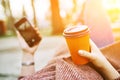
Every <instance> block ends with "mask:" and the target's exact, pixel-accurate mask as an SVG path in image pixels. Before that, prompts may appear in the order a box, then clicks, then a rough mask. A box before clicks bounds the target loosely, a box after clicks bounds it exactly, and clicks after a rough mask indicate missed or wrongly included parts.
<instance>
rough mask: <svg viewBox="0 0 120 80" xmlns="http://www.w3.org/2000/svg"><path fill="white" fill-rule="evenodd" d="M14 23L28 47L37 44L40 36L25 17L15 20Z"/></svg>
mask: <svg viewBox="0 0 120 80" xmlns="http://www.w3.org/2000/svg"><path fill="white" fill-rule="evenodd" d="M14 25H15V28H16V29H17V30H18V31H19V33H20V34H21V36H22V37H23V38H24V40H25V41H26V43H27V44H28V45H29V46H30V47H33V46H34V45H37V44H38V43H39V42H40V41H41V39H42V38H41V36H39V34H38V33H37V32H36V30H35V29H34V28H33V27H32V25H31V24H30V22H29V21H28V20H27V19H26V18H25V17H24V18H22V19H21V20H19V21H18V22H16V23H15V24H14Z"/></svg>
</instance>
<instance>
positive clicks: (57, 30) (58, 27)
mask: <svg viewBox="0 0 120 80" xmlns="http://www.w3.org/2000/svg"><path fill="white" fill-rule="evenodd" d="M50 2H51V11H52V29H53V31H52V34H53V35H57V34H61V33H62V32H63V30H64V24H63V22H62V19H61V16H60V9H59V3H58V0H50Z"/></svg>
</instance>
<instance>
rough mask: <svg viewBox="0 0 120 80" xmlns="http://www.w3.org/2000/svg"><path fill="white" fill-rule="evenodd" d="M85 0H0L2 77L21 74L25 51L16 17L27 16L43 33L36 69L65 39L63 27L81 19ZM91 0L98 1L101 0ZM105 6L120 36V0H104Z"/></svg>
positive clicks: (117, 37) (118, 38) (103, 5)
mask: <svg viewBox="0 0 120 80" xmlns="http://www.w3.org/2000/svg"><path fill="white" fill-rule="evenodd" d="M85 1H87V0H0V80H16V79H15V78H17V77H18V76H19V74H20V65H21V63H20V61H21V56H20V55H21V54H20V53H22V52H21V48H19V46H20V45H19V44H18V42H19V41H18V40H17V37H16V33H15V29H14V23H15V22H16V21H18V20H19V19H21V18H22V17H23V16H26V17H27V18H28V19H29V21H30V22H31V24H32V25H33V26H34V27H38V28H39V31H40V34H41V35H42V36H43V40H42V42H41V43H40V46H39V48H38V50H37V51H36V55H35V59H36V66H37V67H36V70H39V69H40V68H41V66H42V67H43V65H45V63H47V60H49V59H50V58H52V54H54V53H55V49H56V47H59V44H61V42H62V41H63V42H64V38H63V36H61V34H62V33H63V30H64V28H65V27H66V26H67V25H69V24H76V23H77V22H79V18H81V17H82V16H81V17H79V16H80V15H81V14H82V12H83V10H84V4H85ZM88 1H90V0H88ZM91 1H94V2H95V3H94V4H96V3H98V1H100V0H91ZM94 4H93V5H92V6H93V7H92V8H96V6H97V5H96V6H94ZM102 7H103V9H104V10H105V12H106V13H107V17H108V18H109V20H110V25H111V28H112V30H113V35H114V36H115V40H116V41H118V40H120V0H102ZM97 10H98V11H99V9H97ZM89 11H91V10H89ZM96 13H97V12H96ZM81 23H82V22H81ZM56 44H57V46H56ZM46 45H47V46H46ZM6 77H7V78H6Z"/></svg>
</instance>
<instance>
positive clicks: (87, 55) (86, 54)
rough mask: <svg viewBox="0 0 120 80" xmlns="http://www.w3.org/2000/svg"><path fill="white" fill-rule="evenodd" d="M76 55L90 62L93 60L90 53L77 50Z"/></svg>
mask: <svg viewBox="0 0 120 80" xmlns="http://www.w3.org/2000/svg"><path fill="white" fill-rule="evenodd" d="M78 54H79V55H80V56H83V57H85V58H88V59H90V60H91V61H92V60H94V59H95V57H94V56H93V55H92V54H91V53H89V52H87V51H84V50H79V51H78Z"/></svg>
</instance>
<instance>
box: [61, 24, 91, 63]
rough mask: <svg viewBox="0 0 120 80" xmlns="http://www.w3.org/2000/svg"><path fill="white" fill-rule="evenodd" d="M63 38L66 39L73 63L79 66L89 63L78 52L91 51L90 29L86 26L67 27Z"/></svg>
mask: <svg viewBox="0 0 120 80" xmlns="http://www.w3.org/2000/svg"><path fill="white" fill-rule="evenodd" d="M63 36H64V37H65V39H66V42H67V45H68V48H69V51H70V54H71V58H72V60H73V62H74V63H75V64H77V65H80V64H86V63H88V62H89V60H88V59H87V58H84V57H82V56H80V55H79V54H78V50H86V51H90V43H89V38H90V36H89V29H88V27H87V26H86V25H75V26H72V27H67V28H66V29H65V30H64V32H63Z"/></svg>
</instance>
